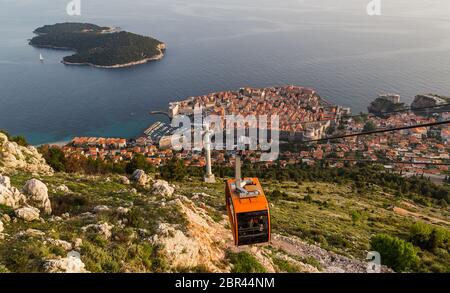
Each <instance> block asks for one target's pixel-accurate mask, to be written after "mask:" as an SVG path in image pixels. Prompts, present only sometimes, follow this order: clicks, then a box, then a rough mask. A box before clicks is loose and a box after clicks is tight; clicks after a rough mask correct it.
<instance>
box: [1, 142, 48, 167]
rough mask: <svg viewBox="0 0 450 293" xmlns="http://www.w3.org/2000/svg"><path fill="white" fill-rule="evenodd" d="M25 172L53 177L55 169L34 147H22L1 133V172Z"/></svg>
mask: <svg viewBox="0 0 450 293" xmlns="http://www.w3.org/2000/svg"><path fill="white" fill-rule="evenodd" d="M16 171H23V172H28V173H37V174H43V175H53V169H52V168H51V167H50V166H49V165H47V163H46V162H45V160H44V158H43V157H42V155H41V154H39V152H38V151H37V149H36V148H35V147H33V146H28V147H24V146H20V145H18V144H17V143H15V142H11V141H9V140H8V137H7V136H6V135H5V134H4V133H0V172H16Z"/></svg>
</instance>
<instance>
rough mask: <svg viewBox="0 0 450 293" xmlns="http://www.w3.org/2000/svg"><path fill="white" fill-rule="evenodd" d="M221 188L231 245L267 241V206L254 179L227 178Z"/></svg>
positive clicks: (260, 188) (268, 220)
mask: <svg viewBox="0 0 450 293" xmlns="http://www.w3.org/2000/svg"><path fill="white" fill-rule="evenodd" d="M236 181H237V182H238V183H237V184H236ZM225 189H226V190H225V197H226V205H227V210H228V217H229V219H230V225H231V229H232V232H233V238H234V242H235V245H236V246H240V245H249V244H256V243H264V242H269V241H270V212H269V203H268V202H267V199H266V196H265V195H264V192H263V190H262V187H261V184H260V183H259V180H258V178H245V179H243V180H240V179H230V180H228V181H227V183H226V188H225Z"/></svg>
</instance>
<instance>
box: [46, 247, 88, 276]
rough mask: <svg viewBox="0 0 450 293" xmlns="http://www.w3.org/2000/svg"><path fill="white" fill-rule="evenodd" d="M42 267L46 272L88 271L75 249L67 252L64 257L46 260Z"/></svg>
mask: <svg viewBox="0 0 450 293" xmlns="http://www.w3.org/2000/svg"><path fill="white" fill-rule="evenodd" d="M44 269H45V271H46V272H48V273H89V271H87V270H86V267H85V264H84V263H83V262H82V261H81V258H80V254H79V253H78V252H75V251H71V252H69V253H68V254H67V257H65V258H57V259H50V260H47V261H46V262H45V263H44Z"/></svg>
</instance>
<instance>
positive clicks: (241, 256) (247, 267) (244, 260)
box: [228, 252, 266, 273]
mask: <svg viewBox="0 0 450 293" xmlns="http://www.w3.org/2000/svg"><path fill="white" fill-rule="evenodd" d="M228 258H229V259H230V262H231V263H232V264H233V269H232V270H231V272H232V273H265V272H266V269H265V268H264V267H263V266H262V265H261V264H260V263H259V262H258V261H257V260H256V258H255V257H253V256H251V255H250V254H249V253H247V252H239V253H229V255H228Z"/></svg>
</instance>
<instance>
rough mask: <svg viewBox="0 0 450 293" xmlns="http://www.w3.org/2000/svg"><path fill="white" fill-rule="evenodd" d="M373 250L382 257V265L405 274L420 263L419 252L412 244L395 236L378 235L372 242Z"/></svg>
mask: <svg viewBox="0 0 450 293" xmlns="http://www.w3.org/2000/svg"><path fill="white" fill-rule="evenodd" d="M370 245H371V248H372V250H374V251H378V252H379V253H380V255H381V261H382V264H384V265H387V266H388V267H390V268H392V269H394V270H395V271H398V272H403V271H407V270H409V269H411V268H412V267H414V266H415V265H416V264H417V262H418V257H417V251H416V249H415V248H414V246H413V245H412V243H410V242H406V241H404V240H402V239H399V238H397V237H394V236H389V235H386V234H378V235H376V236H375V237H373V238H372V240H371V242H370Z"/></svg>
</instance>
